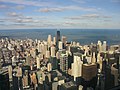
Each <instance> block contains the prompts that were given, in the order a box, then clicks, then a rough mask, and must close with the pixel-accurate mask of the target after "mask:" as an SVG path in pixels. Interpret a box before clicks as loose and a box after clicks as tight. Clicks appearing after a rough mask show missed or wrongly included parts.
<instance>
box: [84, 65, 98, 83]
mask: <svg viewBox="0 0 120 90" xmlns="http://www.w3.org/2000/svg"><path fill="white" fill-rule="evenodd" d="M96 75H97V65H96V64H83V66H82V77H83V78H84V79H85V81H90V80H91V79H92V78H93V77H95V76H96Z"/></svg>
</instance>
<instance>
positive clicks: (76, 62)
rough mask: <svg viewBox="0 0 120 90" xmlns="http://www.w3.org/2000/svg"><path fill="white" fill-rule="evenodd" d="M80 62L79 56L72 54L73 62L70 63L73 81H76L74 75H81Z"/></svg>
mask: <svg viewBox="0 0 120 90" xmlns="http://www.w3.org/2000/svg"><path fill="white" fill-rule="evenodd" d="M82 64H83V62H82V61H81V59H80V57H79V56H74V62H73V63H72V76H74V81H76V77H81V76H82Z"/></svg>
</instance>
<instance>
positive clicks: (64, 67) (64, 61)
mask: <svg viewBox="0 0 120 90" xmlns="http://www.w3.org/2000/svg"><path fill="white" fill-rule="evenodd" d="M60 69H61V71H62V72H65V73H68V56H67V55H66V54H61V56H60Z"/></svg>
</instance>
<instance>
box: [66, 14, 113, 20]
mask: <svg viewBox="0 0 120 90" xmlns="http://www.w3.org/2000/svg"><path fill="white" fill-rule="evenodd" d="M98 18H112V17H111V16H105V15H99V14H86V15H80V16H72V17H65V19H71V20H79V19H98Z"/></svg>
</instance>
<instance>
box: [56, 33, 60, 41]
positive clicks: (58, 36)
mask: <svg viewBox="0 0 120 90" xmlns="http://www.w3.org/2000/svg"><path fill="white" fill-rule="evenodd" d="M56 39H57V42H58V41H60V31H57V36H56Z"/></svg>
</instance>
